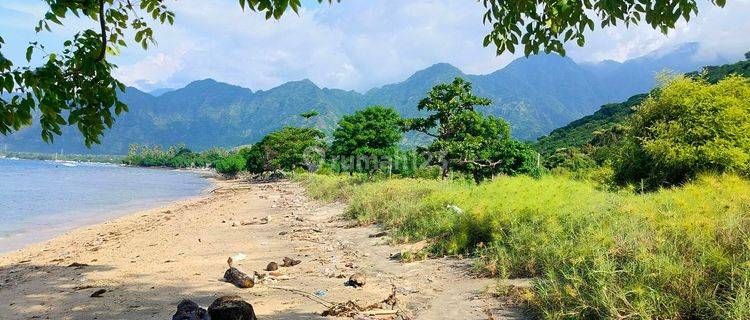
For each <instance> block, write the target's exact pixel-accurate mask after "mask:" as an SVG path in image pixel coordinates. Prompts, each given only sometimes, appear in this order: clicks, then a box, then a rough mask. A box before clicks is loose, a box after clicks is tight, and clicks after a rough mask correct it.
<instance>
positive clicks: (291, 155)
mask: <svg viewBox="0 0 750 320" xmlns="http://www.w3.org/2000/svg"><path fill="white" fill-rule="evenodd" d="M323 138H325V134H323V132H321V131H320V130H318V129H314V128H295V127H285V128H284V129H281V130H279V131H275V132H271V133H269V134H268V135H266V136H265V137H263V139H262V140H261V141H260V142H258V143H256V144H254V145H253V146H252V148H251V149H250V151H248V152H247V153H245V156H246V157H247V158H246V162H247V167H248V169H249V170H250V171H251V172H253V173H262V172H267V171H276V170H293V169H295V168H297V167H301V166H304V165H305V164H306V163H305V160H306V159H305V153H306V152H308V151H310V150H311V149H314V148H319V149H325V147H326V144H325V141H323Z"/></svg>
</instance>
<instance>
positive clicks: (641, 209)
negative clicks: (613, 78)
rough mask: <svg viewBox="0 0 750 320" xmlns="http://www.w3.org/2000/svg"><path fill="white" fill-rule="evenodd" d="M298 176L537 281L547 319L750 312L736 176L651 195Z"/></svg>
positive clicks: (741, 191) (744, 200)
mask: <svg viewBox="0 0 750 320" xmlns="http://www.w3.org/2000/svg"><path fill="white" fill-rule="evenodd" d="M298 179H299V181H301V182H302V183H303V184H304V185H305V186H306V188H307V190H308V192H309V194H310V195H311V196H313V197H315V198H318V199H322V200H327V201H331V200H340V201H345V202H347V203H348V204H349V210H348V215H350V217H351V218H353V219H356V220H357V221H359V222H360V223H362V224H370V223H377V224H380V225H382V226H383V227H385V228H388V229H392V231H393V234H394V235H395V236H396V237H397V239H398V240H400V241H418V240H422V239H426V238H430V239H436V241H435V242H434V243H435V244H434V245H433V246H432V247H431V248H430V249H429V253H430V254H432V255H436V256H440V255H453V254H464V255H466V254H468V255H475V256H478V257H480V258H481V259H480V260H481V261H483V267H482V268H481V269H482V270H483V271H484V272H486V273H489V274H492V275H495V276H499V277H510V278H513V277H534V278H535V279H536V280H535V281H534V289H533V292H532V293H531V294H530V295H528V296H526V298H525V300H526V302H527V303H528V306H529V308H530V310H531V311H532V312H534V313H535V314H536V315H538V316H539V317H542V318H553V319H564V318H591V319H600V318H656V319H695V318H701V319H750V237H748V236H749V235H750V219H748V215H749V214H750V182H748V181H747V180H744V179H742V178H739V177H736V176H704V177H701V178H699V179H697V180H696V181H694V182H692V183H689V184H687V185H685V186H683V187H680V188H675V189H669V190H662V191H659V192H654V193H649V194H645V195H638V194H633V193H630V192H625V191H622V192H611V191H604V190H601V188H597V187H596V186H595V185H594V184H592V183H589V182H585V181H576V180H571V179H568V178H564V177H559V176H545V177H542V178H539V179H534V178H530V177H520V176H519V177H500V178H496V179H494V180H493V181H490V182H486V183H483V184H481V185H478V186H477V185H473V184H470V183H464V182H457V181H437V180H415V179H386V180H381V181H374V182H368V181H366V180H365V179H363V178H362V177H358V176H354V177H350V176H324V175H314V174H307V175H301V176H299V177H298Z"/></svg>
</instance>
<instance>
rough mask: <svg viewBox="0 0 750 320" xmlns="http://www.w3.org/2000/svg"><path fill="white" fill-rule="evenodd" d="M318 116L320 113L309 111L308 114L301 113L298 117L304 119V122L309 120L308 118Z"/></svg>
mask: <svg viewBox="0 0 750 320" xmlns="http://www.w3.org/2000/svg"><path fill="white" fill-rule="evenodd" d="M318 115H320V113H318V112H317V111H315V110H310V111H308V112H303V113H301V114H300V117H303V118H305V120H310V118H313V117H317V116H318Z"/></svg>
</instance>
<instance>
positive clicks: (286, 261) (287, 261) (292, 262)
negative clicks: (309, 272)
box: [281, 257, 302, 267]
mask: <svg viewBox="0 0 750 320" xmlns="http://www.w3.org/2000/svg"><path fill="white" fill-rule="evenodd" d="M283 261H284V263H283V264H281V266H282V267H293V266H296V265H298V264H300V263H302V261H301V260H295V259H292V258H289V257H284V260H283Z"/></svg>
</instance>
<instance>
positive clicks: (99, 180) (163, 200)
mask: <svg viewBox="0 0 750 320" xmlns="http://www.w3.org/2000/svg"><path fill="white" fill-rule="evenodd" d="M210 187H211V182H210V181H209V180H207V179H205V178H202V177H201V176H200V175H199V174H197V173H193V172H186V171H175V170H166V169H146V168H132V167H124V166H119V165H114V164H100V163H78V162H55V161H37V160H19V159H5V158H0V253H2V252H8V251H12V250H16V249H20V248H23V247H24V246H26V245H28V244H29V243H34V242H40V241H44V240H48V239H51V238H53V237H54V236H56V235H59V234H62V233H64V232H66V231H68V230H71V229H73V228H75V227H79V226H84V225H90V224H94V223H98V222H102V221H105V220H108V219H111V218H116V217H119V216H122V215H125V214H128V213H133V212H137V211H141V210H145V209H149V208H153V207H158V206H160V205H164V204H167V203H169V202H173V201H176V200H181V199H187V198H190V197H195V196H198V195H200V194H202V193H204V192H206V191H207V190H208V189H209V188H210Z"/></svg>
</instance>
